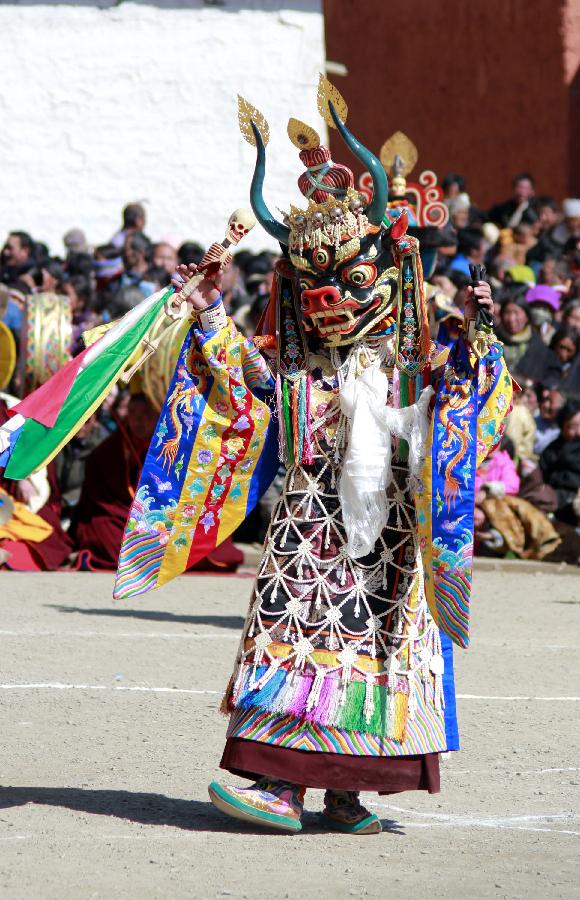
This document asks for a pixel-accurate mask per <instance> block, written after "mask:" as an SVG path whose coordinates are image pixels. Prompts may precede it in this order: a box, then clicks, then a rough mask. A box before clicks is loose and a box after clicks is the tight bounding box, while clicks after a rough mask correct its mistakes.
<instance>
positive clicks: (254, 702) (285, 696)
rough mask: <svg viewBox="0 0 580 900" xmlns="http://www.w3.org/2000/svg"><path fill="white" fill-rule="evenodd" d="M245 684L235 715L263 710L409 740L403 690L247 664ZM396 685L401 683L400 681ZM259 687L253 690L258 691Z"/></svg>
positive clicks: (234, 704)
mask: <svg viewBox="0 0 580 900" xmlns="http://www.w3.org/2000/svg"><path fill="white" fill-rule="evenodd" d="M243 668H244V673H243V681H242V684H241V687H240V689H239V695H238V697H237V699H236V700H235V701H232V700H230V703H229V711H231V709H232V707H235V708H236V709H245V710H249V709H261V710H263V711H264V712H271V713H274V714H277V715H282V716H287V715H289V716H294V717H296V718H302V719H304V720H305V721H308V722H313V723H315V724H318V725H322V726H331V727H332V726H334V727H338V728H345V729H347V730H348V731H360V732H362V733H367V734H374V735H376V736H378V737H389V738H393V739H394V740H403V735H404V733H405V727H406V722H407V717H408V715H409V697H408V695H407V694H406V693H404V692H402V691H401V690H400V689H399V690H396V689H395V690H392V691H391V690H388V689H387V687H386V686H385V685H382V684H381V685H378V684H374V683H373V676H372V675H368V676H367V677H366V678H365V680H364V681H348V682H347V681H344V680H343V679H341V678H338V677H337V676H336V674H331V675H325V672H324V670H323V669H319V670H317V671H316V673H314V672H305V673H300V672H298V671H297V670H296V669H292V670H291V671H288V670H287V669H284V668H282V666H279V667H277V666H275V665H274V666H258V667H257V668H256V672H255V676H253V672H254V667H253V666H248V665H245V666H244V667H243ZM395 681H396V680H395ZM252 683H253V687H252Z"/></svg>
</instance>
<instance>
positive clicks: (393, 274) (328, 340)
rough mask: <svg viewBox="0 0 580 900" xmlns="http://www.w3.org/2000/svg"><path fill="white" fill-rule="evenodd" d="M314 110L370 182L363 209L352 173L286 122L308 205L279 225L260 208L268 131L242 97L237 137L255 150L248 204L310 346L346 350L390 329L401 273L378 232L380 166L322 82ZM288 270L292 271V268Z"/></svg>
mask: <svg viewBox="0 0 580 900" xmlns="http://www.w3.org/2000/svg"><path fill="white" fill-rule="evenodd" d="M318 108H319V110H320V112H321V115H322V116H323V118H324V119H325V120H326V122H327V123H328V124H329V125H330V126H331V127H333V128H336V129H337V130H338V132H339V134H340V135H341V137H342V138H343V140H344V142H345V144H346V145H347V147H348V148H349V149H350V150H351V151H352V152H353V153H354V155H355V156H356V157H357V158H358V159H359V160H360V162H361V164H362V165H363V167H364V168H365V169H366V170H368V171H369V172H370V173H371V175H372V179H373V196H372V199H371V201H370V203H368V205H367V204H366V202H365V198H364V196H363V194H361V193H359V192H358V191H357V190H355V188H354V176H353V173H352V171H351V170H350V169H349V168H347V167H346V166H344V165H340V164H337V163H333V161H332V159H331V155H330V150H329V149H328V148H327V147H324V146H322V145H321V143H320V138H319V136H318V134H317V133H316V131H315V130H314V129H313V128H311V127H310V126H309V125H306V124H305V123H303V122H300V121H299V120H297V119H290V121H289V123H288V134H289V136H290V139H291V141H292V143H293V144H294V145H295V146H296V147H297V148H298V149H299V150H300V159H301V161H302V162H303V163H304V165H305V167H306V170H305V172H303V173H302V175H301V176H300V178H299V179H298V187H299V189H300V191H301V193H302V194H303V195H304V196H305V197H306V198H307V200H308V206H307V207H306V209H300V208H298V207H294V206H292V207H291V208H290V211H289V212H288V213H286V214H285V215H284V216H283V221H281V222H280V221H278V220H277V219H276V218H275V217H274V216H273V215H272V213H271V212H270V210H269V209H268V207H267V206H266V203H265V201H264V195H263V184H264V177H265V160H266V153H265V148H266V144H267V142H268V139H269V129H268V125H267V123H266V121H265V119H264V117H263V116H262V115H261V113H259V112H258V111H257V110H256V109H254V107H251V106H250V105H249V104H248V103H247V102H246V101H244V100H242V99H241V98H240V101H239V119H240V127H241V130H242V133H243V134H244V136H245V137H246V139H247V140H248V141H249V142H250V143H252V144H254V145H255V146H256V149H257V158H256V167H255V170H254V177H253V180H252V186H251V192H250V198H251V203H252V208H253V210H254V213H255V214H256V218H257V220H258V221H259V222H260V224H261V225H262V226H263V227H264V228H265V230H266V231H267V232H268V233H269V234H270V235H272V237H274V238H276V240H278V241H279V243H280V244H281V247H282V251H283V253H284V256H285V257H286V259H287V261H288V263H289V266H285V267H284V269H285V271H290V272H291V274H292V282H293V290H294V294H295V297H296V306H297V313H299V318H300V324H301V327H302V330H303V332H304V334H305V337H306V340H307V342H308V344H309V345H311V346H315V345H317V344H323V345H326V346H331V347H336V346H341V345H348V344H352V343H354V342H355V341H356V340H359V339H360V338H362V337H363V336H364V335H366V334H369V333H377V332H380V333H382V332H384V331H386V330H389V329H392V328H393V327H394V323H395V319H396V298H397V291H398V270H397V269H396V268H395V267H394V266H393V256H392V253H391V237H390V234H389V231H388V230H387V229H386V228H385V226H384V225H383V217H384V214H385V209H386V206H387V201H388V179H387V175H386V172H385V170H384V168H383V165H382V163H381V162H380V160H379V159H378V158H377V157H376V156H375V155H374V154H373V153H371V152H370V151H369V150H368V149H367V148H366V147H364V146H363V145H362V144H361V143H360V142H359V141H358V140H357V139H356V138H355V137H354V135H352V134H351V132H350V131H349V130H348V128H347V127H346V125H345V124H344V120H345V119H346V115H347V112H348V110H347V107H346V104H345V102H344V100H343V99H342V97H341V96H340V94H339V93H338V91H336V89H335V88H333V86H332V85H331V84H330V83H329V82H328V81H327V80H326V79H325V78H323V76H321V82H320V86H319V94H318ZM290 267H291V268H290Z"/></svg>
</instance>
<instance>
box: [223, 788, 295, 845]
mask: <svg viewBox="0 0 580 900" xmlns="http://www.w3.org/2000/svg"><path fill="white" fill-rule="evenodd" d="M208 793H209V799H210V800H211V802H212V803H213V805H214V806H215V807H216V809H219V810H220V812H223V813H225V814H226V815H227V816H231V817H232V818H233V819H239V820H240V821H241V822H250V823H251V824H253V825H256V824H259V825H263V826H264V827H265V828H272V829H274V830H275V831H284V832H287V833H289V834H296V832H297V831H301V830H302V823H301V822H300V821H299V820H297V819H291V818H289V817H286V816H278V815H276V813H269V812H265V811H263V810H260V809H254V808H253V807H251V806H246V805H245V804H244V803H242V802H241V801H239V800H238V799H237V798H236V797H233V796H232V795H231V794H228V792H227V791H225V790H224V788H223V787H222V786H221V785H220V784H217V782H215V781H212V783H211V784H210V786H209V787H208Z"/></svg>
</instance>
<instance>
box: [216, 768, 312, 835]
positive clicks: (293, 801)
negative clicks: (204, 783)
mask: <svg viewBox="0 0 580 900" xmlns="http://www.w3.org/2000/svg"><path fill="white" fill-rule="evenodd" d="M208 790H209V798H210V800H211V802H212V803H213V805H214V806H216V807H217V808H218V809H219V810H220V811H221V812H224V813H226V815H228V816H232V818H234V819H241V821H242V822H251V823H252V824H254V825H263V826H264V827H265V828H274V829H275V830H276V831H287V832H297V831H300V830H301V829H302V823H301V822H300V819H301V816H302V810H303V804H304V788H303V787H300V786H298V785H296V784H290V782H288V781H276V780H275V779H273V778H261V779H260V780H259V781H257V782H256V783H255V784H253V785H251V787H248V788H238V787H229V786H228V785H225V784H219V782H217V781H212V783H211V784H210V786H209V788H208Z"/></svg>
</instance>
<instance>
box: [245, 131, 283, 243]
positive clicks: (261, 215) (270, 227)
mask: <svg viewBox="0 0 580 900" xmlns="http://www.w3.org/2000/svg"><path fill="white" fill-rule="evenodd" d="M250 124H251V126H252V131H253V132H254V136H255V138H256V151H257V153H256V167H255V169H254V177H253V178H252V184H251V187H250V203H251V204H252V209H253V210H254V214H255V216H256V219H257V220H258V222H259V223H260V225H261V226H262V228H264V229H265V230H266V231H267V232H268V234H270V235H271V236H272V237H273V238H275V239H276V240H277V241H279V242H280V243H281V244H285V245H286V246H288V243H289V240H290V229H289V228H288V227H287V226H286V225H282V223H281V222H278V220H277V219H275V218H274V216H273V215H272V213H271V212H270V210H269V209H268V207H267V206H266V202H265V200H264V176H265V174H266V148H265V147H264V141H263V140H262V135H261V134H260V131H259V129H258V128H257V126H256V125H255V124H254V122H251V123H250Z"/></svg>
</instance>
